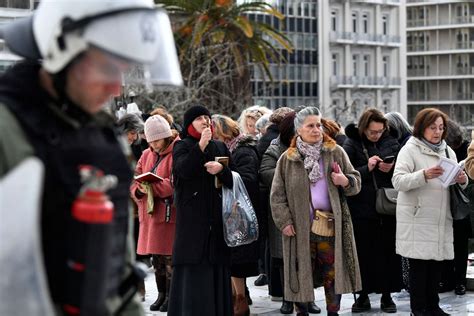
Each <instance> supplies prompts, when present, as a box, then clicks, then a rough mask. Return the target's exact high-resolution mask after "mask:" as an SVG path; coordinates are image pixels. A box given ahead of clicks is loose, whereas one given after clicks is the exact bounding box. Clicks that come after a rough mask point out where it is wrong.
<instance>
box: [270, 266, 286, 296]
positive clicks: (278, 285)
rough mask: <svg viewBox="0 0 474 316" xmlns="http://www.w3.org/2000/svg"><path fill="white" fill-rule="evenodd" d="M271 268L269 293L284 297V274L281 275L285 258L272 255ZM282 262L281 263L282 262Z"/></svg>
mask: <svg viewBox="0 0 474 316" xmlns="http://www.w3.org/2000/svg"><path fill="white" fill-rule="evenodd" d="M269 261H270V268H269V269H268V274H267V277H268V293H269V294H270V295H271V296H277V297H283V285H282V284H283V281H282V280H283V279H282V277H283V276H280V267H283V260H282V259H280V258H273V257H270V260H269ZM280 262H281V263H280Z"/></svg>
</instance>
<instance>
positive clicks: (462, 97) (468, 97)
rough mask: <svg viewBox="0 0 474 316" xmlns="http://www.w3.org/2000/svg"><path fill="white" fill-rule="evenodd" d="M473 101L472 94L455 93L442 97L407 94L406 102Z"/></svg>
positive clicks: (473, 96) (425, 94)
mask: <svg viewBox="0 0 474 316" xmlns="http://www.w3.org/2000/svg"><path fill="white" fill-rule="evenodd" d="M472 100H474V92H471V93H469V92H463V93H456V92H452V93H451V94H450V93H447V94H443V95H433V94H428V93H408V101H415V102H423V101H428V102H429V101H472Z"/></svg>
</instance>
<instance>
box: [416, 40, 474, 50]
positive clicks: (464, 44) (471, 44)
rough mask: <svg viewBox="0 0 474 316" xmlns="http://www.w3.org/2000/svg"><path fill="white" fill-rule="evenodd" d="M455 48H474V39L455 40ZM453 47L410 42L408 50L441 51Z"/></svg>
mask: <svg viewBox="0 0 474 316" xmlns="http://www.w3.org/2000/svg"><path fill="white" fill-rule="evenodd" d="M452 46H454V47H455V49H474V41H471V42H455V43H453V44H452ZM452 49H453V48H451V47H440V48H435V47H430V45H428V44H408V45H407V52H428V51H441V50H452Z"/></svg>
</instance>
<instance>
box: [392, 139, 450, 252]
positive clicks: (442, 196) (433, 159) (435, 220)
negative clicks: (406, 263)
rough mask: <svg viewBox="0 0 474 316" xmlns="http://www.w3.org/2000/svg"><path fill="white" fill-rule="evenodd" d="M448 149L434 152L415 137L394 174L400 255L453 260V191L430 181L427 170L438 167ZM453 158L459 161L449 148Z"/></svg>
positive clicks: (397, 247) (410, 141)
mask: <svg viewBox="0 0 474 316" xmlns="http://www.w3.org/2000/svg"><path fill="white" fill-rule="evenodd" d="M445 148H446V145H444V146H443V148H442V149H441V151H440V152H439V153H436V152H434V151H433V150H431V149H430V148H428V146H427V145H425V144H424V143H423V142H422V141H421V140H419V139H418V138H416V137H412V138H410V139H409V140H408V142H407V143H406V145H405V146H403V148H402V149H401V150H400V152H399V153H398V157H397V162H396V164H395V170H394V172H393V177H392V183H393V187H394V188H395V189H396V190H398V191H399V193H398V200H397V213H396V216H397V235H396V251H397V253H398V254H399V255H401V256H403V257H406V258H412V259H421V260H438V261H443V260H452V259H453V258H454V248H453V218H452V216H451V210H450V207H449V190H448V189H447V188H443V187H442V186H441V182H439V180H437V179H431V180H428V181H426V180H425V176H424V175H423V169H426V168H430V167H433V166H435V165H436V164H437V163H438V161H439V157H440V156H443V157H446V154H445ZM447 149H448V153H449V157H450V158H451V159H453V160H456V154H455V153H454V151H453V150H452V149H451V148H449V147H447Z"/></svg>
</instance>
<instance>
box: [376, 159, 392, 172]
mask: <svg viewBox="0 0 474 316" xmlns="http://www.w3.org/2000/svg"><path fill="white" fill-rule="evenodd" d="M394 164H395V163H394V162H392V163H385V162H383V161H381V162H379V170H380V171H382V172H385V173H387V172H390V170H392V168H393V165H394Z"/></svg>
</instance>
